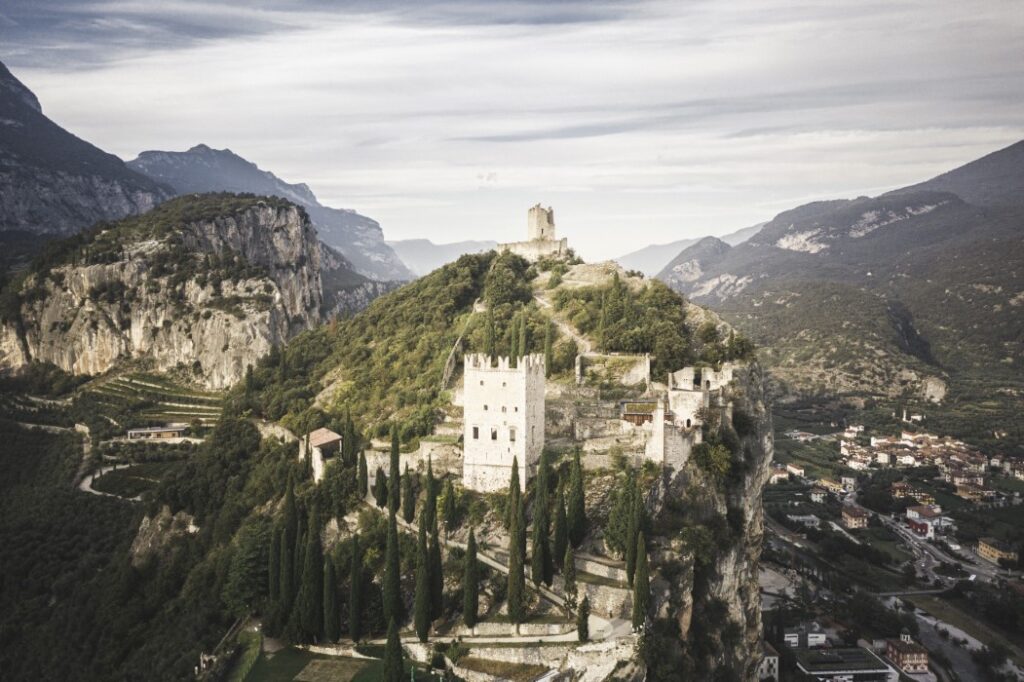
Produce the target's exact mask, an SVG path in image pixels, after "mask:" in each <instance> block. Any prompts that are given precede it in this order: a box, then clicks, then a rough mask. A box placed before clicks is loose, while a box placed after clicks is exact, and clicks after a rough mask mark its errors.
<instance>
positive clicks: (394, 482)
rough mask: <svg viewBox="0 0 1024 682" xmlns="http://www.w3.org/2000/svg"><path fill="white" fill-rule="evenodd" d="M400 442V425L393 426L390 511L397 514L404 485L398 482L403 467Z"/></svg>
mask: <svg viewBox="0 0 1024 682" xmlns="http://www.w3.org/2000/svg"><path fill="white" fill-rule="evenodd" d="M398 456H399V443H398V427H397V426H394V425H393V426H392V427H391V468H390V470H389V471H388V511H389V512H391V514H397V513H398V509H399V507H400V506H401V494H402V492H401V491H402V487H401V486H400V485H399V484H398V479H399V477H400V476H401V469H400V468H399V463H398Z"/></svg>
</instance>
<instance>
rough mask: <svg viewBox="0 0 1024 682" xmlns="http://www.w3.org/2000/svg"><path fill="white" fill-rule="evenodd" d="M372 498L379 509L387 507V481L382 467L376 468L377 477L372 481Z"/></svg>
mask: <svg viewBox="0 0 1024 682" xmlns="http://www.w3.org/2000/svg"><path fill="white" fill-rule="evenodd" d="M373 497H374V499H375V500H377V506H378V507H380V508H381V509H383V508H384V507H386V506H387V505H388V479H387V477H386V476H385V475H384V469H383V468H382V467H377V475H376V476H375V477H374V479H373Z"/></svg>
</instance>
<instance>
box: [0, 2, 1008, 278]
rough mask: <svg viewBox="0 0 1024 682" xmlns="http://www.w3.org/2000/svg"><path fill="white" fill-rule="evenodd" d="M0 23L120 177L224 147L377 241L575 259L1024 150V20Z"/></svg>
mask: <svg viewBox="0 0 1024 682" xmlns="http://www.w3.org/2000/svg"><path fill="white" fill-rule="evenodd" d="M381 4H382V3H376V2H369V1H367V2H351V3H342V4H340V5H339V4H338V3H334V2H328V1H327V0H322V1H320V2H306V3H299V2H294V1H288V0H276V1H275V0H262V1H260V2H242V1H238V2H219V3H218V2H195V1H192V0H174V1H172V2H147V1H143V0H134V1H132V0H129V1H127V2H113V1H111V2H95V1H94V2H88V1H84V0H83V1H79V2H56V1H54V0H15V1H14V2H9V3H6V4H4V5H0V50H2V53H0V59H3V60H4V61H5V62H7V63H8V65H9V66H11V67H12V69H13V70H14V71H15V74H16V75H18V76H19V77H20V78H21V79H22V80H23V81H25V82H26V84H27V85H28V86H29V87H31V88H32V89H33V90H35V91H36V93H37V94H38V95H39V98H40V100H41V101H42V104H43V107H44V110H45V111H46V112H47V113H48V114H49V115H50V116H51V117H53V118H54V119H55V120H57V121H58V122H59V123H61V124H62V125H65V127H67V128H69V129H70V130H71V131H73V132H75V133H76V134H79V135H81V136H82V137H85V138H86V139H88V140H90V141H93V142H95V143H96V144H98V145H100V146H101V147H103V148H105V149H107V150H109V151H112V152H114V153H117V154H119V155H121V156H122V157H125V158H131V157H133V156H135V155H136V154H137V153H138V152H140V151H142V150H144V149H153V148H158V149H185V148H188V147H190V146H192V145H194V144H196V143H199V142H205V143H207V144H209V145H210V146H213V147H217V148H222V147H229V148H231V149H233V150H234V151H236V152H237V153H239V154H241V155H243V156H245V157H246V158H249V159H250V160H252V161H255V162H256V163H257V164H259V165H260V166H261V167H263V168H265V169H268V170H271V171H273V172H275V173H277V174H278V175H280V176H281V177H283V178H284V179H286V180H288V181H291V182H296V181H305V182H308V183H309V184H310V186H311V187H312V188H313V190H314V191H315V192H316V193H317V195H318V196H319V197H320V198H321V200H322V201H324V202H325V203H328V204H332V205H337V206H344V207H351V208H355V209H357V210H360V211H362V212H365V213H367V214H368V215H371V216H373V217H375V218H377V219H379V220H380V221H381V222H382V224H383V225H384V228H385V231H386V233H387V235H388V237H389V238H391V239H400V238H407V237H419V236H426V237H430V238H431V239H433V240H435V241H451V240H457V239H469V238H493V239H499V240H500V239H511V238H516V237H518V236H519V235H520V234H521V233H522V231H523V230H524V228H525V211H526V207H527V206H529V205H531V204H533V203H535V202H537V201H543V202H545V203H550V204H552V205H554V206H555V208H556V214H557V218H558V221H557V222H558V225H559V228H560V229H561V230H562V232H563V233H564V234H566V235H567V236H569V238H570V240H572V242H573V243H574V244H575V245H576V246H577V247H578V249H579V250H580V251H581V252H582V253H583V255H584V256H586V257H591V258H597V257H608V256H614V255H618V254H621V253H624V252H626V251H629V250H632V249H634V248H638V247H640V246H643V245H645V244H647V243H652V242H653V243H658V242H668V241H672V240H674V239H680V238H683V237H689V236H697V235H699V234H704V233H723V232H727V231H731V230H733V229H736V228H739V227H744V226H746V225H750V224H753V223H757V222H760V221H762V220H765V219H768V218H770V217H771V216H772V215H774V214H775V213H776V212H778V211H780V210H783V209H786V208H789V207H791V206H793V205H795V204H798V203H801V202H804V201H808V200H812V199H819V198H825V197H836V196H851V195H856V194H858V193H877V192H880V191H882V190H885V189H889V188H892V187H895V186H899V185H902V184H909V183H912V182H916V181H919V180H922V179H924V178H926V177H929V176H931V175H934V174H936V173H938V172H941V171H943V170H946V169H947V168H949V167H952V166H954V165H956V164H958V163H962V162H964V161H967V160H970V159H972V158H974V157H976V156H980V155H981V154H983V153H986V152H988V151H992V150H995V149H997V148H999V147H1002V146H1005V145H1007V144H1010V143H1012V142H1014V141H1016V140H1018V139H1020V138H1021V137H1024V60H1022V59H1021V58H1020V57H1021V41H1022V36H1024V11H1022V9H1021V5H1020V3H1018V2H1016V1H1015V0H1006V1H1002V0H986V1H984V2H979V3H972V4H971V5H970V6H966V5H964V3H961V2H951V1H948V0H926V1H925V0H922V1H920V2H897V3H894V2H878V3H874V2H863V3H856V4H854V3H834V2H813V1H807V2H800V3H781V2H773V1H771V0H738V1H736V2H732V3H713V2H697V1H692V0H691V1H689V2H680V1H675V2H664V3H662V2H648V3H594V2H563V3H548V2H512V3H501V4H495V3H489V2H482V1H480V0H473V1H470V0H464V1H462V2H458V1H454V2H444V3H424V2H408V3H387V8H386V9H381V8H380V6H379V5H381Z"/></svg>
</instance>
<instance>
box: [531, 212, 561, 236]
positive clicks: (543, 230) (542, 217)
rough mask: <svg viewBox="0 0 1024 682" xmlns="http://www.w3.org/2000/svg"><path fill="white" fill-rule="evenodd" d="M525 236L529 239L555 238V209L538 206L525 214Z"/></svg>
mask: <svg viewBox="0 0 1024 682" xmlns="http://www.w3.org/2000/svg"><path fill="white" fill-rule="evenodd" d="M527 227H528V232H527V236H528V238H529V239H554V238H555V209H553V208H551V207H550V206H548V207H547V208H544V207H543V206H541V205H540V204H537V205H536V206H533V207H531V208H530V210H529V212H528V213H527Z"/></svg>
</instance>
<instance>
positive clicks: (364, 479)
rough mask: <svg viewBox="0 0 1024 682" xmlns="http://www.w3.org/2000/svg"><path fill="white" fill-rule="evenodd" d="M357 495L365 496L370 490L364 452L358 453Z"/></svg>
mask: <svg viewBox="0 0 1024 682" xmlns="http://www.w3.org/2000/svg"><path fill="white" fill-rule="evenodd" d="M358 476H359V496H360V497H366V493H368V492H369V491H370V483H369V480H370V472H369V471H367V470H366V453H365V452H360V453H359V473H358Z"/></svg>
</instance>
